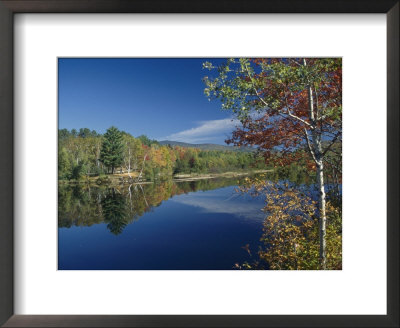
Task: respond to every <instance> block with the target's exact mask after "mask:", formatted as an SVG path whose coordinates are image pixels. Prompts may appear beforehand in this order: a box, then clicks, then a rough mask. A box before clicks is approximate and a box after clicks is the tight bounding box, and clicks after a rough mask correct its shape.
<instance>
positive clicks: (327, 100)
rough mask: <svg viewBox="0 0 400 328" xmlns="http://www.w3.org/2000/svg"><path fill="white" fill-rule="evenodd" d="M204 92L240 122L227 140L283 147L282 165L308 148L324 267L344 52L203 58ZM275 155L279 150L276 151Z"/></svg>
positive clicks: (266, 148)
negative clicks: (329, 165) (329, 170)
mask: <svg viewBox="0 0 400 328" xmlns="http://www.w3.org/2000/svg"><path fill="white" fill-rule="evenodd" d="M203 67H204V68H205V69H208V70H210V71H211V74H212V76H210V77H205V78H204V82H205V85H206V88H205V94H206V96H207V97H208V98H209V99H210V100H211V99H214V98H216V99H219V100H221V102H222V109H226V110H231V111H232V112H233V113H234V114H235V115H236V117H237V118H238V120H240V122H241V126H239V127H237V129H236V130H235V131H234V132H233V134H232V138H231V139H229V140H227V142H228V143H234V144H235V145H237V146H245V145H247V146H248V145H251V146H258V148H259V149H260V150H262V151H263V153H264V156H265V157H267V158H272V157H273V156H272V155H275V154H276V153H280V154H281V155H282V156H279V158H278V160H279V163H278V164H281V165H284V164H288V163H290V162H293V161H296V160H297V159H298V158H296V156H298V154H300V153H301V152H299V151H298V149H299V148H301V147H305V148H307V150H308V154H309V158H310V166H311V167H312V169H314V170H315V173H316V179H317V187H318V212H317V213H318V217H319V240H320V241H319V246H320V249H319V257H320V262H321V267H322V268H323V269H325V268H326V193H325V184H324V164H325V158H326V155H327V154H328V153H329V151H330V150H331V148H332V146H333V145H334V144H335V143H339V142H341V138H342V85H341V80H342V68H341V59H340V58H273V59H266V58H254V59H247V58H240V59H228V60H227V61H226V63H224V64H222V65H219V66H214V65H213V64H212V63H210V62H205V63H204V64H203ZM274 158H276V156H274Z"/></svg>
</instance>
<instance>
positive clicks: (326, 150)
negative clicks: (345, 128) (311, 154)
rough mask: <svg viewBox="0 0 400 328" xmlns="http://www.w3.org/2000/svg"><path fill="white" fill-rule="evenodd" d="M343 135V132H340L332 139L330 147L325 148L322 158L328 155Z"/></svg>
mask: <svg viewBox="0 0 400 328" xmlns="http://www.w3.org/2000/svg"><path fill="white" fill-rule="evenodd" d="M341 134H342V132H341V131H339V132H338V133H337V134H336V135H335V137H334V138H333V139H332V141H331V143H330V145H329V146H328V147H326V148H325V150H324V152H323V153H322V157H324V156H325V155H326V153H327V152H328V151H329V149H330V148H331V147H332V146H333V144H334V143H335V142H336V140H337V139H338V138H339V136H340V135H341Z"/></svg>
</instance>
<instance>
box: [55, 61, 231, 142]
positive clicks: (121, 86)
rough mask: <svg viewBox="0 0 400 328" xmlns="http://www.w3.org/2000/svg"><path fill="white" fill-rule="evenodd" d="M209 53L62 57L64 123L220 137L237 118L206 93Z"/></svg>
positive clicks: (165, 135) (188, 137) (171, 136)
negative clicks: (204, 66) (205, 65)
mask: <svg viewBox="0 0 400 328" xmlns="http://www.w3.org/2000/svg"><path fill="white" fill-rule="evenodd" d="M206 60H208V61H211V62H212V63H218V62H221V61H222V59H207V58H129V59H128V58H118V59H117V58H116V59H109V58H98V59H93V58H84V59H79V58H60V59H59V62H58V65H59V66H58V79H59V128H60V129H63V128H66V129H69V130H71V129H73V128H75V129H77V130H78V129H79V128H85V127H86V128H89V129H91V130H96V131H97V132H100V133H104V132H105V131H106V129H107V128H109V127H110V126H112V125H114V126H116V127H118V128H119V129H121V130H124V131H126V132H129V133H130V134H132V135H133V136H139V135H141V134H145V135H147V136H148V137H150V138H152V139H158V140H165V139H168V140H175V141H183V142H189V143H218V144H224V140H225V139H226V138H227V137H228V136H229V135H230V133H231V132H232V130H233V129H234V126H235V124H236V122H235V121H232V114H231V113H230V112H229V111H222V110H221V103H220V102H219V101H218V100H213V101H211V102H210V101H208V99H207V98H206V97H205V96H204V93H203V90H204V84H203V82H202V78H203V77H204V76H205V75H207V74H209V73H210V72H209V71H206V70H203V69H202V63H203V62H204V61H206Z"/></svg>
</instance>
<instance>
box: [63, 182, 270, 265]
mask: <svg viewBox="0 0 400 328" xmlns="http://www.w3.org/2000/svg"><path fill="white" fill-rule="evenodd" d="M241 181H242V179H241V178H214V179H204V180H196V181H182V182H176V181H172V180H168V181H164V182H159V183H152V184H143V185H131V186H128V185H123V186H122V185H121V186H118V187H117V188H109V187H92V186H91V187H88V186H85V187H82V186H60V187H59V195H58V197H59V204H58V211H59V212H58V269H60V270H230V269H233V267H234V265H235V263H239V264H241V263H243V262H245V261H249V262H250V261H252V258H253V256H255V255H256V253H257V250H258V246H259V245H260V242H259V239H260V237H261V235H262V223H263V220H264V216H265V215H264V213H263V212H262V211H261V209H262V207H263V206H264V200H263V198H262V197H256V198H254V197H251V196H249V195H247V194H240V193H238V192H236V191H235V188H236V186H237V185H240V184H241ZM246 245H247V246H246ZM248 249H249V251H248Z"/></svg>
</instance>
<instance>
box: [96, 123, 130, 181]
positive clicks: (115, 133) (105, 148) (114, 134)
mask: <svg viewBox="0 0 400 328" xmlns="http://www.w3.org/2000/svg"><path fill="white" fill-rule="evenodd" d="M123 153H124V144H123V141H122V133H121V132H120V131H119V130H118V129H117V128H116V127H114V126H112V127H111V128H109V129H108V130H107V131H106V133H105V134H104V139H103V144H102V147H101V151H100V162H102V163H103V164H104V165H105V166H106V167H107V168H108V169H110V168H111V173H112V174H114V170H115V168H116V167H118V166H120V165H121V164H122V160H123Z"/></svg>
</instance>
